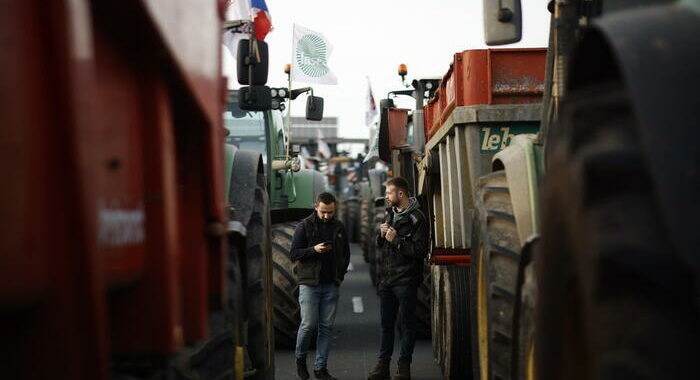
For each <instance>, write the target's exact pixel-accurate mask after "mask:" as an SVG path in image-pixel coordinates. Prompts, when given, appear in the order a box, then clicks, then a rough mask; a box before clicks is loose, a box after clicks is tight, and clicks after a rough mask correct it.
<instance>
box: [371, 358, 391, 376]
mask: <svg viewBox="0 0 700 380" xmlns="http://www.w3.org/2000/svg"><path fill="white" fill-rule="evenodd" d="M389 363H390V362H389V360H382V359H379V361H378V362H377V365H375V366H374V369H373V370H372V372H370V373H369V377H367V380H389V378H390V377H391V376H390V375H389Z"/></svg>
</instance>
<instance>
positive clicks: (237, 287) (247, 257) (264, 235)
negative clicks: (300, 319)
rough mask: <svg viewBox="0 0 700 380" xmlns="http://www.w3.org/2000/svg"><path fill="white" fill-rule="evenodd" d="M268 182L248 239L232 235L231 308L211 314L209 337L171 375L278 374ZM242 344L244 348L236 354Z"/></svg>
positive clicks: (202, 378) (260, 379) (259, 377)
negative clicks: (276, 367) (275, 360)
mask: <svg viewBox="0 0 700 380" xmlns="http://www.w3.org/2000/svg"><path fill="white" fill-rule="evenodd" d="M264 184H265V180H264V178H263V177H262V175H261V176H259V181H258V187H257V188H256V189H255V198H254V209H253V213H252V215H251V217H250V220H249V222H248V224H247V226H246V231H247V235H246V237H245V238H243V237H241V236H237V235H231V236H230V238H229V248H228V263H227V268H226V279H227V292H228V293H227V295H226V302H227V308H226V309H227V310H226V311H222V312H216V313H212V314H211V315H210V318H209V328H210V338H209V339H208V340H206V341H203V342H201V343H199V344H197V345H196V346H194V347H193V348H191V349H188V350H185V351H183V352H181V353H180V354H178V356H177V358H176V359H175V361H174V363H173V370H174V372H175V373H174V375H173V377H167V378H174V379H178V380H216V379H230V378H237V377H236V376H234V373H236V372H237V373H238V374H239V375H245V378H246V379H255V380H271V379H273V378H274V374H275V365H274V352H275V346H274V338H273V331H272V258H271V252H270V244H269V236H270V223H269V221H270V218H269V215H270V213H269V209H268V203H267V199H268V195H267V192H266V191H265V185H264ZM246 329H247V331H246ZM246 339H247V340H246ZM237 348H240V349H241V350H240V351H238V352H236V349H237ZM234 357H238V359H239V360H238V361H236V360H234V359H233V358H234ZM236 365H240V367H239V368H236ZM115 378H118V377H115ZM127 378H129V379H133V378H134V377H127ZM139 378H141V377H139ZM149 378H153V377H149Z"/></svg>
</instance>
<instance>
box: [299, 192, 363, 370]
mask: <svg viewBox="0 0 700 380" xmlns="http://www.w3.org/2000/svg"><path fill="white" fill-rule="evenodd" d="M335 208H336V200H335V197H334V196H333V194H330V193H321V194H319V195H318V197H317V198H316V204H315V205H314V213H313V214H311V215H310V216H308V217H307V218H306V219H304V220H303V221H301V222H300V223H299V224H297V227H296V229H295V231H294V238H293V240H292V248H291V250H290V256H291V259H292V261H293V262H294V274H295V275H296V277H297V281H298V283H299V306H300V312H301V325H300V326H299V332H298V333H297V343H296V351H295V356H296V365H297V375H298V376H299V378H300V379H302V380H305V379H308V378H309V371H308V370H307V368H306V354H307V352H308V351H309V346H310V344H311V340H312V337H313V335H314V334H317V339H316V360H315V361H314V375H315V376H316V378H317V379H325V380H336V379H335V377H333V376H331V375H330V374H329V373H328V369H327V368H328V367H327V362H328V351H329V348H330V341H331V330H332V329H333V323H334V321H335V314H336V310H337V306H338V296H339V292H338V290H339V287H340V284H341V282H343V279H344V278H345V273H346V272H347V268H348V264H349V263H350V245H349V244H348V240H347V235H346V233H345V227H344V226H343V224H342V223H341V222H340V221H338V220H336V218H335Z"/></svg>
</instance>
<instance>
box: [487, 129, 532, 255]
mask: <svg viewBox="0 0 700 380" xmlns="http://www.w3.org/2000/svg"><path fill="white" fill-rule="evenodd" d="M536 141H537V135H534V134H522V135H517V136H515V137H513V140H512V142H511V144H510V145H509V146H508V147H507V148H505V149H503V150H502V151H500V152H498V153H497V154H496V155H495V156H494V157H493V162H492V169H493V170H494V171H496V170H501V169H503V170H505V172H506V179H507V181H508V190H509V192H510V200H511V203H512V205H513V215H514V216H515V223H516V225H517V226H518V238H519V240H520V246H521V247H524V246H525V244H526V243H527V241H528V239H529V238H530V237H531V236H533V235H535V234H538V233H539V212H538V210H539V208H538V203H539V185H538V182H539V181H538V178H539V176H540V174H541V172H542V169H541V165H540V161H541V160H539V159H538V155H539V153H538V150H540V151H541V146H540V145H536V144H535V142H536Z"/></svg>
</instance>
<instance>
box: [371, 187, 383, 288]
mask: <svg viewBox="0 0 700 380" xmlns="http://www.w3.org/2000/svg"><path fill="white" fill-rule="evenodd" d="M377 203H379V202H378V201H377V200H375V201H374V206H373V208H372V223H371V225H372V228H371V229H370V239H369V251H368V256H369V277H370V280H372V286H374V287H375V288H376V287H377V255H378V254H379V248H378V247H377V234H378V233H379V225H381V224H382V222H384V215H385V213H386V210H385V208H384V204H383V203H381V204H380V205H377Z"/></svg>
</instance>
